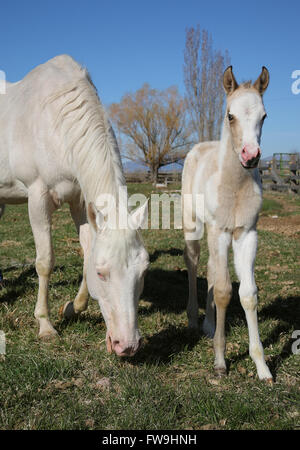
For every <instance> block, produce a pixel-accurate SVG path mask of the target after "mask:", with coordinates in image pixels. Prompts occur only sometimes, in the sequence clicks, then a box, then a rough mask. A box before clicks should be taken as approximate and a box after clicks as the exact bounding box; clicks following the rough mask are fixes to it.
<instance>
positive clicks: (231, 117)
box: [228, 113, 234, 122]
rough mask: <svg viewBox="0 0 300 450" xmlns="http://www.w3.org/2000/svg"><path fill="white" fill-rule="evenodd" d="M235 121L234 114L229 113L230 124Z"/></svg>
mask: <svg viewBox="0 0 300 450" xmlns="http://www.w3.org/2000/svg"><path fill="white" fill-rule="evenodd" d="M233 119H234V116H233V115H232V114H230V113H228V120H229V122H232V121H233Z"/></svg>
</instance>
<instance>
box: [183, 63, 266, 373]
mask: <svg viewBox="0 0 300 450" xmlns="http://www.w3.org/2000/svg"><path fill="white" fill-rule="evenodd" d="M268 83H269V73H268V70H267V69H266V68H265V67H263V69H262V72H261V74H260V76H259V78H258V79H257V80H256V82H255V83H254V84H253V85H252V84H251V83H244V84H242V85H241V86H239V85H238V84H237V82H236V80H235V77H234V75H233V73H232V67H228V68H227V69H226V71H225V72H224V78H223V84H224V89H225V91H226V94H227V105H226V114H225V118H224V124H223V130H222V136H221V140H220V141H218V142H204V143H200V144H198V145H196V146H195V147H194V148H193V149H192V150H191V151H190V152H189V153H188V155H187V157H186V160H185V165H184V170H183V177H182V194H183V201H184V205H183V206H184V208H183V223H184V234H185V242H186V247H185V252H184V255H185V261H186V264H187V268H188V275H189V301H188V307H187V313H188V320H189V327H191V328H197V327H198V302H197V264H198V260H199V252H200V246H199V237H201V234H202V229H201V228H203V222H204V223H205V224H206V229H207V237H208V247H209V261H208V270H207V281H208V296H207V307H206V317H205V320H204V324H203V330H204V332H205V334H207V335H209V336H211V337H214V351H215V371H216V373H217V374H218V375H219V376H221V375H224V374H225V373H226V364H225V359H224V352H225V315H226V309H227V306H228V303H229V301H230V298H231V293H232V285H231V282H230V278H229V271H228V250H229V246H230V244H231V243H232V246H233V252H234V264H235V269H236V273H237V276H238V278H239V280H240V288H239V295H240V301H241V304H242V306H243V308H244V311H245V314H246V319H247V324H248V330H249V348H250V355H251V357H252V359H253V361H254V362H255V364H256V367H257V372H258V376H259V378H260V379H267V380H269V381H271V380H272V375H271V373H270V371H269V369H268V367H267V365H266V363H265V359H264V351H263V347H262V344H261V341H260V337H259V332H258V323H257V288H256V284H255V280H254V262H255V255H256V249H257V232H256V223H257V219H258V214H259V210H260V207H261V204H262V188H261V183H260V178H259V173H258V169H257V164H258V161H259V158H260V154H261V151H260V137H261V130H262V125H263V122H264V119H265V117H266V113H265V109H264V105H263V101H262V95H263V93H264V92H265V90H266V89H267V86H268ZM187 194H188V195H187ZM197 194H198V195H200V196H202V200H203V202H202V205H203V207H202V208H200V209H199V211H196V206H195V204H196V202H195V199H196V196H197ZM189 196H190V197H192V199H193V201H192V202H188V201H185V199H186V198H188V197H189ZM196 228H197V229H198V232H197V230H196ZM199 231H200V234H199ZM215 306H216V312H217V314H216V317H217V321H216V322H217V323H216V326H215Z"/></svg>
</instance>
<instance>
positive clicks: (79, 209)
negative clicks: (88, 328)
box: [61, 201, 88, 319]
mask: <svg viewBox="0 0 300 450" xmlns="http://www.w3.org/2000/svg"><path fill="white" fill-rule="evenodd" d="M70 212H71V215H72V218H73V221H74V223H75V226H76V230H77V233H78V235H80V234H82V231H83V229H84V228H86V227H88V224H87V218H86V211H85V207H84V205H82V204H81V203H80V201H78V202H74V203H71V204H70ZM81 244H82V241H81ZM82 249H83V254H84V263H83V277H82V281H81V285H80V288H79V291H78V293H77V295H76V297H75V300H74V301H73V302H67V303H66V304H65V305H64V306H63V307H62V308H61V313H62V315H63V316H64V317H65V318H67V319H71V318H73V317H75V316H76V315H77V314H80V313H81V312H82V311H85V310H86V309H87V307H88V288H87V284H86V262H87V249H86V247H85V246H84V245H82Z"/></svg>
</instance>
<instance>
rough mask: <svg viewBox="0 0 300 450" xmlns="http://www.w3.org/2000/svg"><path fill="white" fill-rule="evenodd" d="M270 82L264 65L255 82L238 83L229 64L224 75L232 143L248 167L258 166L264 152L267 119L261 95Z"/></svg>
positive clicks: (226, 120)
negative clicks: (263, 131) (264, 127)
mask: <svg viewBox="0 0 300 450" xmlns="http://www.w3.org/2000/svg"><path fill="white" fill-rule="evenodd" d="M268 84H269V72H268V70H267V69H266V68H265V67H263V68H262V72H261V74H260V76H259V77H258V79H257V80H256V81H255V83H253V84H251V82H248V83H244V84H242V85H240V86H239V85H238V84H237V82H236V79H235V77H234V75H233V73H232V66H230V67H228V68H227V69H226V70H225V72H224V76H223V85H224V89H225V92H226V94H227V105H226V117H225V126H226V122H227V125H228V128H229V130H230V134H231V137H232V144H233V148H234V150H235V152H236V153H237V154H238V156H239V160H240V162H241V164H242V166H243V167H244V168H245V169H252V168H254V167H256V166H257V165H258V162H259V158H260V155H261V150H260V137H261V131H262V126H263V123H264V120H265V118H266V116H267V115H266V111H265V108H264V104H263V100H262V96H263V94H264V92H265V90H266V89H267V87H268Z"/></svg>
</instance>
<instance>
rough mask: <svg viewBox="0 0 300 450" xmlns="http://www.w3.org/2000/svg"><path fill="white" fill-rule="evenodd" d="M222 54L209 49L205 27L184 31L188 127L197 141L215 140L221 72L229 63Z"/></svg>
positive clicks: (219, 120)
mask: <svg viewBox="0 0 300 450" xmlns="http://www.w3.org/2000/svg"><path fill="white" fill-rule="evenodd" d="M229 62H230V59H229V55H228V52H227V51H226V52H225V53H224V55H223V54H222V53H221V52H220V51H215V50H214V49H213V44H212V37H211V35H210V34H209V33H208V31H207V30H201V29H200V26H199V25H198V26H197V27H196V28H193V27H191V28H188V29H187V30H186V41H185V50H184V66H183V69H184V83H185V88H186V96H185V98H186V104H187V109H188V112H189V116H190V121H191V127H192V129H193V131H194V133H196V136H197V140H198V142H202V141H207V140H214V139H219V137H220V130H221V125H222V119H223V107H224V98H225V96H224V90H223V84H222V79H223V72H224V70H225V68H226V67H227V66H228V65H229Z"/></svg>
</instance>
